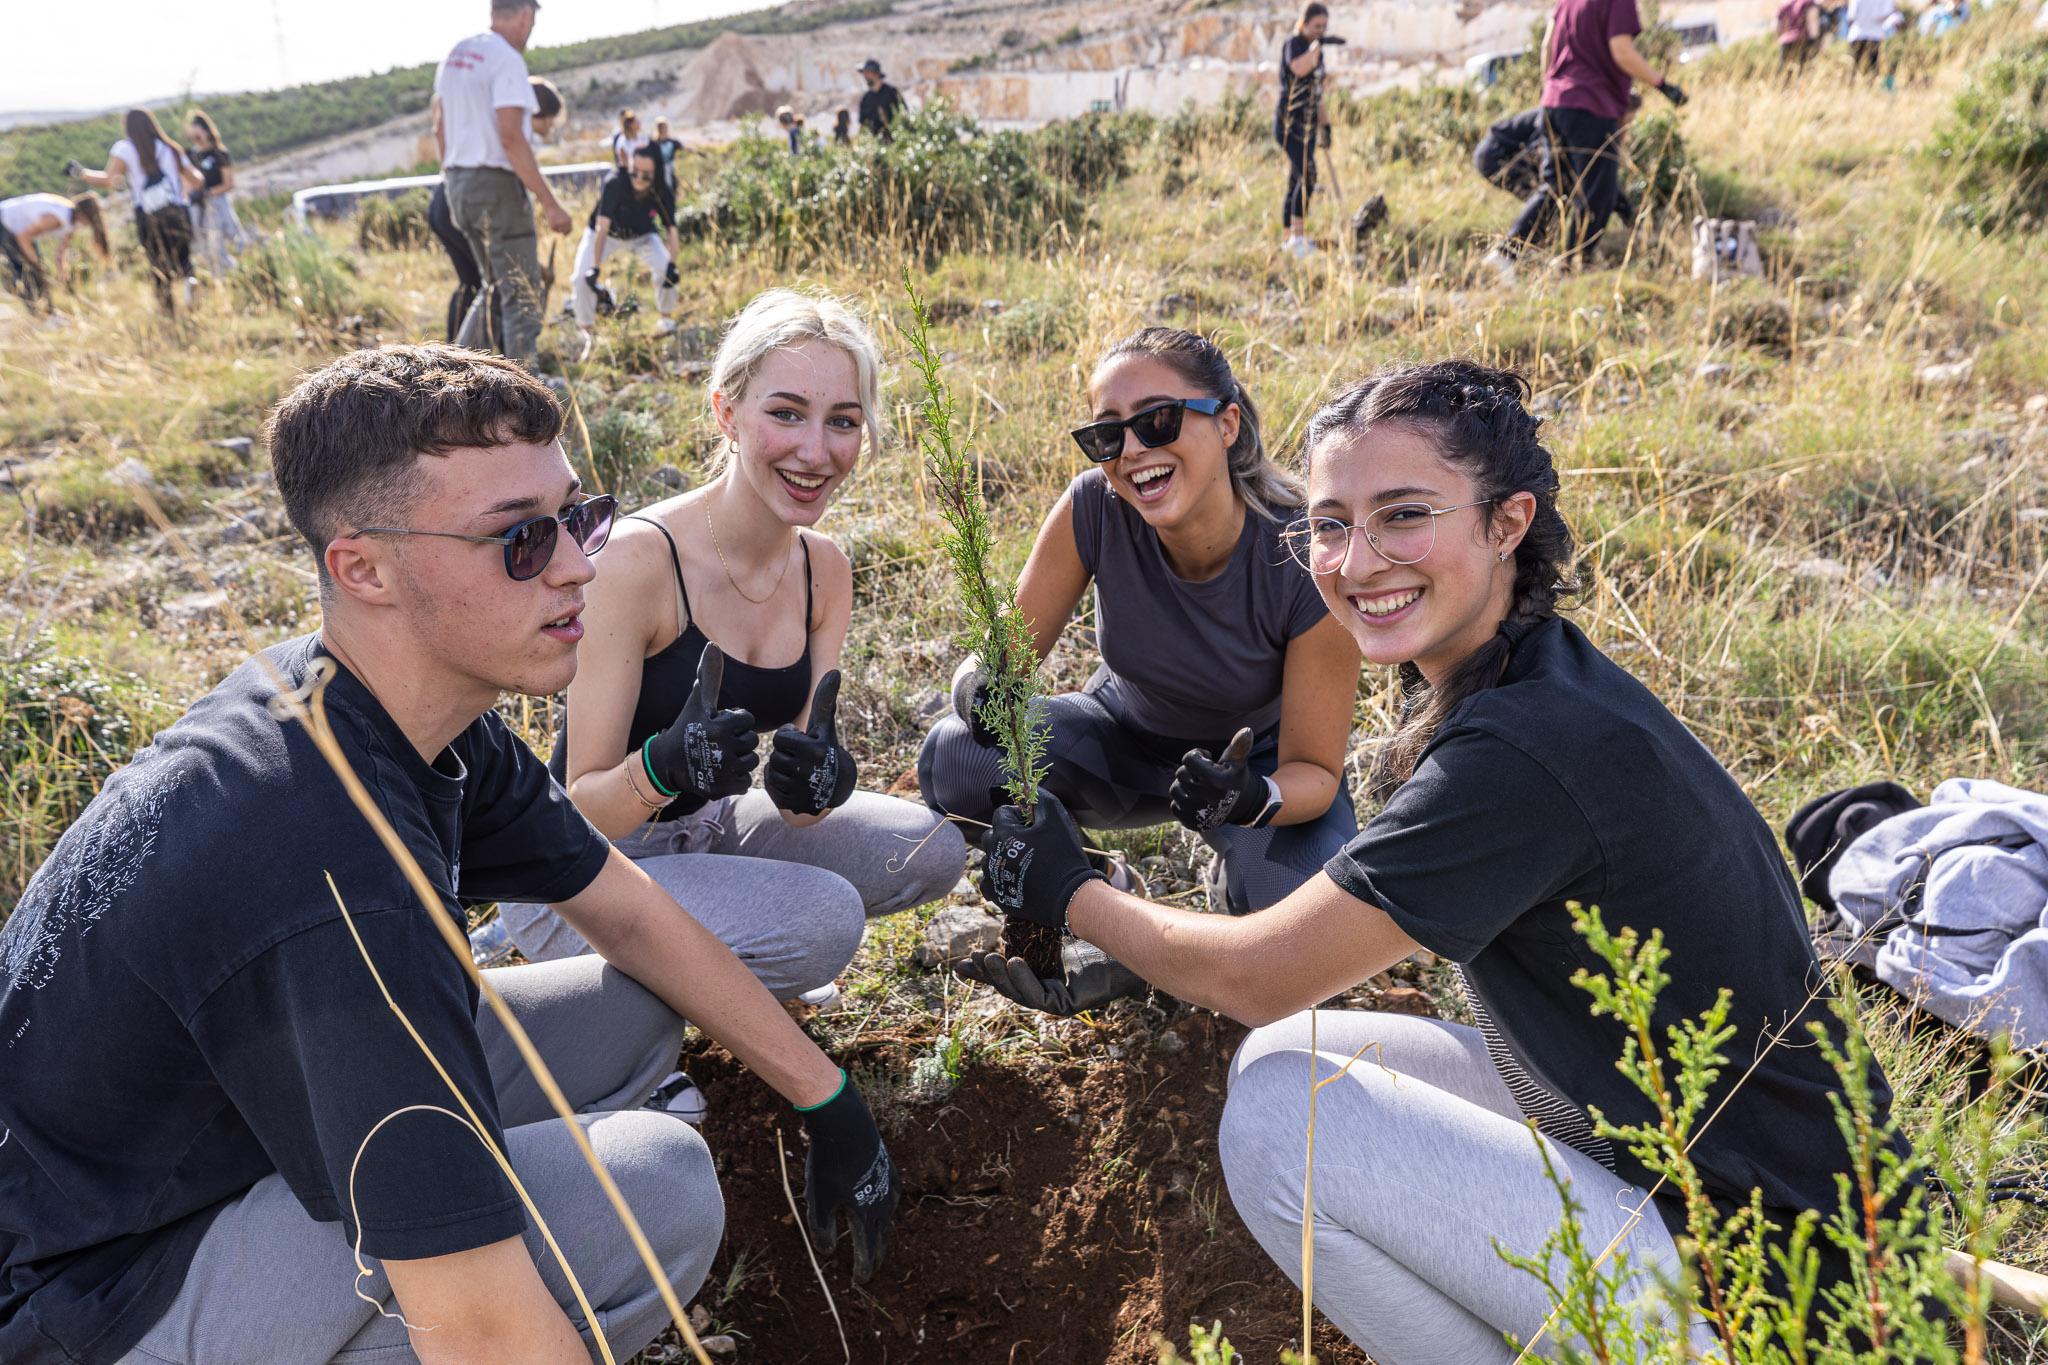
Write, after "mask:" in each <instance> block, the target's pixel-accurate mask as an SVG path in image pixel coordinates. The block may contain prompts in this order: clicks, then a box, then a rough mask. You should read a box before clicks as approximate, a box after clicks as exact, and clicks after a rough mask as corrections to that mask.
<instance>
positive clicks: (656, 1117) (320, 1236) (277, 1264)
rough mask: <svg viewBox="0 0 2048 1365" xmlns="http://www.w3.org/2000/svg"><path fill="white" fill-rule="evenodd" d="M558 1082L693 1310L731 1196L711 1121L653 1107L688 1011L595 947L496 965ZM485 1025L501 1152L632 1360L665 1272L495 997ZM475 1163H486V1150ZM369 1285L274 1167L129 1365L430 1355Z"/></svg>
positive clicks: (224, 1226) (590, 1343)
mask: <svg viewBox="0 0 2048 1365" xmlns="http://www.w3.org/2000/svg"><path fill="white" fill-rule="evenodd" d="M486 975H487V976H488V977H489V979H490V982H491V984H492V985H493V986H495V987H496V988H497V990H498V992H499V993H500V994H501V995H503V996H504V997H505V1002H506V1003H507V1004H509V1005H510V1006H511V1007H512V1012H513V1014H514V1015H515V1016H517V1018H518V1019H519V1022H520V1025H521V1026H522V1027H524V1028H525V1029H526V1031H527V1033H528V1034H529V1035H530V1036H531V1037H532V1039H533V1042H534V1045H535V1046H536V1047H537V1048H538V1049H539V1050H540V1054H541V1056H542V1057H543V1058H545V1059H546V1061H547V1064H548V1069H549V1070H550V1071H552V1072H553V1073H554V1076H555V1079H556V1081H558V1082H560V1084H561V1086H562V1090H563V1093H564V1094H566V1095H567V1096H568V1099H569V1103H570V1104H572V1105H574V1106H575V1107H576V1109H577V1111H578V1112H579V1113H580V1114H583V1115H584V1116H585V1117H583V1118H582V1119H581V1120H580V1121H581V1123H582V1124H583V1127H584V1130H585V1132H587V1133H588V1134H589V1136H590V1141H591V1145H592V1146H594V1147H595V1148H596V1149H597V1155H598V1159H599V1160H601V1161H603V1162H604V1164H605V1169H606V1170H608V1171H610V1172H611V1175H612V1178H613V1179H614V1180H615V1181H617V1182H618V1185H619V1189H620V1191H621V1192H622V1193H623V1194H624V1195H625V1196H626V1203H627V1205H628V1206H629V1207H631V1209H632V1210H633V1215H634V1217H635V1218H637V1219H638V1220H639V1222H640V1226H641V1229H642V1230H643V1231H644V1232H645V1233H646V1234H647V1237H648V1240H649V1241H650V1242H651V1243H652V1244H653V1246H654V1249H655V1254H656V1255H657V1256H658V1257H659V1258H660V1259H661V1262H662V1264H663V1266H664V1267H665V1268H666V1270H667V1273H668V1277H669V1280H670V1282H671V1283H672V1284H673V1285H674V1286H675V1290H676V1294H677V1295H678V1296H679V1297H680V1298H681V1299H682V1301H683V1302H684V1303H688V1302H689V1301H690V1298H691V1296H692V1295H694V1294H695V1293H696V1292H697V1286H698V1285H700V1284H702V1283H703V1281H704V1276H705V1274H706V1272H708V1271H709V1270H710V1269H711V1258H712V1256H713V1255H714V1254H715V1253H716V1252H717V1250H718V1243H719V1239H720V1237H722V1236H723V1235H724V1230H725V1204H724V1201H723V1200H722V1199H721V1198H720V1196H719V1192H718V1177H717V1175H716V1174H715V1173H714V1172H713V1171H712V1167H711V1153H710V1151H709V1150H708V1149H707V1148H706V1147H705V1146H704V1139H703V1138H701V1137H699V1136H698V1134H697V1130H696V1129H694V1128H692V1127H691V1126H690V1125H689V1124H687V1123H684V1122H683V1121H682V1120H681V1119H679V1118H676V1117H674V1116H673V1115H670V1114H665V1113H656V1112H653V1111H650V1110H645V1109H641V1108H640V1107H639V1106H640V1105H641V1103H642V1102H643V1101H645V1100H646V1098H647V1097H648V1096H649V1095H650V1094H652V1093H653V1092H654V1087H655V1086H656V1085H657V1084H659V1083H660V1081H661V1080H662V1078H663V1077H664V1076H666V1075H667V1074H668V1072H669V1070H670V1069H671V1068H672V1067H673V1066H674V1065H675V1060H676V1053H677V1052H678V1051H679V1050H680V1048H681V1047H682V1041H683V1021H682V1020H681V1019H678V1018H677V1017H676V1015H675V1013H674V1011H672V1010H670V1009H669V1008H668V1006H666V1005H664V1004H663V1003H662V1002H661V1001H660V1000H657V999H656V998H655V997H654V996H653V995H651V994H649V993H648V992H647V991H646V990H645V989H643V988H642V987H641V986H640V985H639V984H638V983H637V982H635V981H633V980H632V979H631V978H630V977H628V976H626V975H624V974H623V973H621V972H619V971H618V970H617V969H616V968H613V967H611V966H609V965H607V964H606V963H604V962H601V961H599V960H598V959H596V958H594V957H587V958H577V959H573V960H571V961H568V962H550V963H546V964H543V965H540V966H533V967H503V968H499V969H497V970H495V971H491V972H488V973H486ZM480 1008H481V1009H482V1013H481V1014H480V1015H479V1017H478V1019H477V1033H478V1034H479V1035H480V1036H481V1037H482V1039H483V1044H484V1055H485V1056H486V1057H487V1058H488V1059H489V1061H490V1066H491V1080H492V1082H493V1083H494V1085H495V1088H496V1090H497V1094H498V1116H499V1120H500V1122H501V1123H502V1124H503V1125H504V1129H505V1151H506V1155H507V1156H508V1157H510V1158H511V1161H512V1167H513V1169H514V1170H516V1171H517V1172H518V1173H519V1179H520V1183H522V1184H523V1185H525V1186H526V1189H527V1193H529V1194H531V1195H532V1196H533V1200H534V1203H535V1204H536V1205H538V1206H539V1208H540V1211H541V1216H542V1217H544V1218H545V1219H546V1220H547V1223H548V1226H549V1228H550V1229H552V1230H553V1232H554V1234H555V1240H556V1241H557V1242H559V1243H560V1244H561V1247H562V1250H563V1252H564V1254H565V1255H567V1256H568V1257H569V1262H570V1264H571V1265H572V1266H573V1267H574V1268H575V1271H576V1278H577V1280H578V1281H579V1282H580V1283H581V1284H582V1286H583V1291H584V1293H585V1294H586V1295H588V1296H589V1298H590V1303H591V1306H592V1308H594V1309H595V1310H596V1312H597V1318H598V1322H599V1323H600V1324H601V1325H602V1327H603V1328H604V1334H605V1337H606V1339H607V1340H608V1341H609V1342H610V1343H611V1347H612V1353H613V1355H614V1356H615V1357H616V1358H617V1359H619V1360H621V1361H623V1360H625V1359H626V1358H627V1357H629V1356H631V1355H633V1354H634V1353H635V1352H637V1351H639V1350H640V1349H641V1348H642V1347H644V1346H646V1345H647V1343H648V1342H650V1341H652V1340H654V1338H655V1337H656V1336H657V1335H658V1334H659V1333H660V1332H661V1330H662V1328H663V1327H665V1326H667V1324H668V1313H667V1310H666V1309H665V1308H664V1307H663V1306H662V1302H661V1297H660V1295H659V1294H658V1293H656V1291H655V1288H654V1281H653V1279H652V1278H651V1277H650V1276H649V1275H648V1274H647V1271H646V1269H645V1267H644V1266H642V1264H641V1262H640V1258H639V1257H638V1256H637V1255H635V1254H634V1251H633V1247H632V1244H631V1243H630V1242H629V1241H628V1240H627V1239H626V1234H625V1230H624V1229H623V1228H622V1227H621V1226H620V1224H619V1221H618V1217H617V1215H616V1214H614V1213H613V1212H612V1208H611V1205H610V1203H608V1202H607V1201H606V1199H605V1197H604V1194H603V1192H602V1191H601V1190H600V1189H599V1188H598V1184H597V1180H596V1178H595V1177H594V1176H593V1175H591V1173H590V1168H589V1167H588V1166H587V1165H585V1164H584V1161H583V1156H582V1154H581V1153H580V1152H579V1151H578V1150H577V1149H576V1145H575V1141H574V1139H572V1138H571V1137H570V1136H569V1134H568V1133H567V1132H566V1131H564V1129H563V1128H562V1125H561V1123H560V1122H559V1121H558V1120H557V1119H556V1118H555V1116H554V1113H553V1111H552V1110H551V1109H550V1108H549V1107H548V1104H547V1101H546V1100H545V1099H544V1098H543V1097H542V1095H541V1091H540V1086H539V1084H538V1082H536V1081H535V1080H534V1078H533V1075H532V1073H531V1072H529V1071H527V1069H526V1067H525V1064H524V1063H522V1062H521V1061H520V1059H519V1054H518V1052H517V1051H516V1050H515V1049H514V1048H513V1045H512V1040H511V1038H510V1037H509V1036H508V1035H507V1034H506V1033H505V1032H504V1030H503V1029H502V1028H501V1027H500V1026H499V1024H498V1021H497V1016H495V1015H493V1014H491V1013H490V1011H489V1009H488V1007H480ZM478 1156H479V1159H484V1160H488V1158H486V1157H484V1156H483V1154H482V1153H481V1152H479V1153H478ZM526 1245H527V1250H528V1252H529V1253H530V1254H531V1255H532V1256H533V1259H534V1263H535V1264H536V1265H538V1266H539V1267H540V1274H541V1279H542V1281H543V1282H544V1283H545V1284H546V1285H547V1287H548V1291H549V1292H550V1293H552V1294H553V1295H554V1296H555V1302H556V1303H558V1304H560V1305H561V1306H562V1310H563V1311H564V1312H565V1313H567V1314H568V1315H569V1320H570V1321H571V1322H573V1323H574V1324H575V1325H576V1330H577V1331H578V1332H580V1333H581V1334H582V1336H583V1344H584V1345H585V1347H587V1348H588V1349H589V1351H590V1354H591V1358H592V1359H593V1360H595V1359H598V1352H597V1343H596V1340H595V1339H594V1338H593V1337H592V1336H591V1333H590V1330H589V1326H588V1324H587V1323H585V1322H584V1321H583V1320H582V1318H581V1317H580V1315H579V1310H578V1309H577V1306H576V1300H575V1296H574V1295H573V1294H571V1293H570V1291H569V1285H568V1282H567V1281H566V1280H565V1279H563V1277H562V1272H561V1268H560V1267H559V1266H557V1265H556V1264H555V1261H554V1257H553V1255H552V1254H551V1253H550V1252H549V1251H548V1250H547V1246H546V1244H545V1243H543V1242H542V1241H541V1240H540V1235H539V1234H538V1233H537V1232H536V1231H534V1230H533V1229H532V1228H528V1229H527V1233H526ZM364 1259H365V1261H366V1263H367V1264H368V1265H369V1266H370V1268H371V1269H372V1271H373V1272H374V1273H373V1274H372V1275H371V1276H370V1278H368V1279H366V1280H362V1281H360V1282H358V1281H357V1280H356V1266H355V1258H354V1256H353V1254H352V1253H351V1251H350V1249H349V1243H348V1239H347V1236H346V1235H345V1234H344V1233H343V1231H342V1226H341V1224H340V1223H316V1222H314V1221H313V1219H312V1218H310V1217H308V1216H307V1214H306V1210H305V1209H304V1207H302V1206H301V1205H300V1203H299V1201H298V1199H297V1198H296V1197H295V1196H294V1195H293V1194H292V1192H291V1190H290V1188H289V1187H288V1186H287V1185H286V1184H285V1182H284V1177H283V1176H281V1175H277V1174H274V1173H273V1174H271V1175H268V1176H266V1177H264V1178H263V1179H262V1180H259V1181H257V1182H256V1184H255V1185H254V1186H252V1187H251V1188H250V1189H249V1191H248V1193H246V1194H244V1195H242V1196H241V1197H240V1198H238V1199H236V1200H235V1201H234V1202H232V1203H230V1204H229V1205H228V1206H227V1207H226V1208H225V1209H223V1210H222V1211H221V1213H220V1215H219V1216H218V1217H217V1218H215V1219H214V1221H213V1226H212V1227H210V1228H209V1229H208V1230H207V1233H206V1237H205V1239H204V1240H202V1241H201V1242H200V1244H199V1251H198V1254H197V1255H196V1256H195V1257H194V1258H193V1261H192V1266H191V1269H190V1270H189V1271H188V1272H187V1273H186V1276H185V1286H184V1288H183V1289H181V1290H180V1291H179V1292H178V1297H177V1298H176V1299H174V1300H173V1301H172V1303H171V1307H170V1309H169V1311H167V1312H166V1313H165V1314H164V1316H163V1317H162V1318H160V1319H159V1320H158V1321H157V1323H156V1325H155V1326H154V1327H152V1328H150V1329H149V1332H148V1334H147V1335H146V1336H144V1337H143V1339H142V1341H141V1343H140V1344H139V1345H138V1346H137V1347H136V1348H135V1349H134V1350H133V1351H131V1352H129V1353H128V1354H127V1355H126V1356H124V1357H122V1359H121V1362H120V1365H326V1362H330V1361H332V1362H346V1365H401V1363H402V1362H410V1361H414V1360H416V1359H417V1357H416V1356H415V1355H414V1354H413V1350H412V1346H411V1345H410V1343H409V1342H408V1340H407V1335H408V1334H407V1332H406V1330H405V1327H404V1326H403V1325H402V1324H401V1323H400V1322H399V1321H398V1320H397V1319H396V1318H390V1317H384V1316H381V1315H380V1314H379V1313H378V1312H377V1311H376V1310H375V1309H374V1308H372V1306H371V1305H370V1304H368V1303H365V1302H364V1301H363V1300H362V1299H360V1298H358V1297H356V1293H355V1290H356V1289H357V1288H358V1287H360V1288H361V1290H362V1292H363V1293H365V1294H368V1295H369V1296H370V1297H371V1298H373V1299H375V1300H377V1301H378V1302H380V1303H381V1304H383V1306H384V1308H385V1310H386V1311H387V1312H394V1313H395V1312H397V1311H398V1305H397V1304H395V1303H393V1302H392V1300H391V1286H390V1284H389V1283H388V1282H387V1281H386V1280H385V1278H384V1273H383V1268H382V1267H381V1266H380V1265H379V1264H378V1263H377V1262H376V1261H375V1260H373V1259H370V1258H368V1257H366V1258H364Z"/></svg>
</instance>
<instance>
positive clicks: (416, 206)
mask: <svg viewBox="0 0 2048 1365" xmlns="http://www.w3.org/2000/svg"><path fill="white" fill-rule="evenodd" d="M432 202H433V196H432V195H430V194H428V193H427V192H426V191H425V190H424V189H416V190H407V191H406V192H405V193H404V194H401V195H399V196H398V197H397V198H396V199H386V198H385V197H384V196H383V195H381V194H372V195H369V196H367V197H365V198H364V199H363V201H362V202H361V203H360V204H358V205H357V206H356V245H357V246H359V247H361V248H362V249H363V250H365V251H411V250H413V249H414V248H416V247H423V246H425V245H426V244H427V243H428V242H430V241H432V240H433V237H434V229H433V227H432V226H431V225H430V224H429V223H428V221H427V209H428V206H429V205H430V204H432Z"/></svg>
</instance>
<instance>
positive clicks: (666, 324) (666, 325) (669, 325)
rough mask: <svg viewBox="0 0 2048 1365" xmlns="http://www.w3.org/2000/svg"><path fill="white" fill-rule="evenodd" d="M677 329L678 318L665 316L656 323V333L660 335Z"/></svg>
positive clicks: (663, 335)
mask: <svg viewBox="0 0 2048 1365" xmlns="http://www.w3.org/2000/svg"><path fill="white" fill-rule="evenodd" d="M675 329H676V320H675V319H674V318H663V319H662V320H661V321H660V322H657V323H655V324H654V334H655V335H656V336H658V337H665V336H667V335H668V334H669V333H671V332H673V331H675Z"/></svg>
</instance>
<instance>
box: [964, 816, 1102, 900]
mask: <svg viewBox="0 0 2048 1365" xmlns="http://www.w3.org/2000/svg"><path fill="white" fill-rule="evenodd" d="M1033 815H1034V816H1035V817H1036V818H1034V819H1033V820H1032V822H1031V823H1030V824H1028V825H1027V824H1025V823H1024V812H1023V811H1021V810H1019V809H1017V807H1015V806H1004V807H1003V808H1002V809H1000V810H998V811H997V812H996V813H995V823H994V824H993V825H991V826H990V827H989V831H988V833H986V834H984V835H982V836H981V851H982V852H983V853H984V854H986V855H987V862H986V863H985V864H984V865H983V867H982V870H981V894H982V895H984V896H986V897H987V898H988V900H989V902H990V903H991V904H993V905H995V906H996V907H997V908H998V909H1000V910H1001V911H1002V912H1003V913H1004V914H1006V915H1016V916H1018V917H1019V918H1021V919H1028V920H1030V921H1031V922H1032V923H1033V924H1042V925H1044V926H1045V927H1046V928H1048V929H1057V930H1059V931H1060V932H1061V933H1065V932H1067V903H1068V902H1069V901H1071V900H1073V899H1074V893H1075V892H1076V891H1079V890H1080V889H1081V887H1082V885H1083V884H1085V883H1087V882H1095V881H1104V880H1107V879H1106V878H1105V877H1104V876H1103V874H1102V872H1101V870H1100V869H1099V868H1097V867H1096V866H1095V865H1094V864H1093V863H1092V862H1090V861H1089V858H1088V851H1087V849H1086V847H1085V846H1084V845H1083V844H1082V842H1081V827H1080V826H1079V825H1077V824H1075V823H1074V817H1073V816H1071V815H1069V814H1067V808H1066V807H1065V806H1063V805H1061V804H1060V800H1059V798H1058V797H1056V796H1054V795H1053V794H1052V793H1051V792H1049V791H1047V790H1046V789H1045V788H1044V787H1040V788H1039V789H1038V804H1037V808H1036V809H1035V810H1034V811H1033Z"/></svg>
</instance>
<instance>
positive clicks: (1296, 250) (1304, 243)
mask: <svg viewBox="0 0 2048 1365" xmlns="http://www.w3.org/2000/svg"><path fill="white" fill-rule="evenodd" d="M1281 250H1283V251H1285V252H1287V253H1288V254H1289V255H1292V256H1294V257H1296V258H1297V259H1299V260H1304V261H1305V260H1307V259H1308V258H1309V257H1310V256H1313V255H1314V254H1315V250H1316V244H1315V243H1314V242H1311V241H1310V240H1309V239H1308V238H1306V237H1289V238H1288V239H1287V241H1286V242H1285V243H1284V244H1283V245H1282V247H1281Z"/></svg>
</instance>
